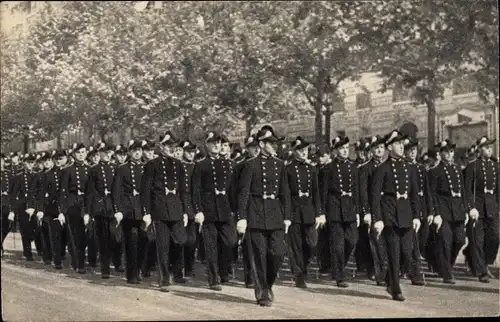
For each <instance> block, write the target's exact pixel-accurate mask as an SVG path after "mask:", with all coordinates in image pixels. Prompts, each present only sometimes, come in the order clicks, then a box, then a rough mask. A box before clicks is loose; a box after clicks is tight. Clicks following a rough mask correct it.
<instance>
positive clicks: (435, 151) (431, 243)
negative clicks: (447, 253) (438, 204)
mask: <svg viewBox="0 0 500 322" xmlns="http://www.w3.org/2000/svg"><path fill="white" fill-rule="evenodd" d="M426 155H427V157H426V159H427V161H426V168H427V182H430V178H431V177H432V176H434V171H435V170H436V167H437V166H438V165H439V163H440V162H441V156H440V154H439V144H438V145H436V146H434V147H430V148H429V150H428V151H427V154H426ZM430 189H431V188H430V184H429V193H430V196H431V201H430V204H431V207H432V209H433V214H435V213H434V212H435V209H434V201H433V200H434V199H433V198H434V197H433V196H432V193H433V191H431V190H430ZM428 219H429V220H430V218H428ZM432 220H433V221H434V217H433V218H432ZM427 227H428V233H427V240H426V241H425V245H424V248H423V249H424V258H425V259H426V260H427V265H428V268H429V270H430V271H431V272H436V273H438V274H439V256H438V251H437V246H436V245H437V232H436V225H434V224H433V223H431V224H429V223H427Z"/></svg>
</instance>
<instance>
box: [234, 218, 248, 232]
mask: <svg viewBox="0 0 500 322" xmlns="http://www.w3.org/2000/svg"><path fill="white" fill-rule="evenodd" d="M246 230H247V220H246V219H240V220H238V222H237V223H236V231H238V233H239V234H240V235H243V234H244V233H245V231H246Z"/></svg>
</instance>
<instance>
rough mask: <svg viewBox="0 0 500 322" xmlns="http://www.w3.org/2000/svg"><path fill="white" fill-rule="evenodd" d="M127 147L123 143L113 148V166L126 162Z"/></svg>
mask: <svg viewBox="0 0 500 322" xmlns="http://www.w3.org/2000/svg"><path fill="white" fill-rule="evenodd" d="M127 154H128V151H127V148H126V147H125V146H123V145H117V146H116V147H115V150H114V154H113V156H114V158H115V163H114V164H113V165H114V166H117V167H119V166H121V165H124V164H125V162H127Z"/></svg>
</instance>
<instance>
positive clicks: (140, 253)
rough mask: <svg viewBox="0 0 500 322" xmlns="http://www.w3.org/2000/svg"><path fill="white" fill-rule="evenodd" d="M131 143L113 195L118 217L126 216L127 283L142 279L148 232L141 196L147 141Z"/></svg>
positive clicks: (120, 168)
mask: <svg viewBox="0 0 500 322" xmlns="http://www.w3.org/2000/svg"><path fill="white" fill-rule="evenodd" d="M129 143H130V144H129V145H130V147H129V156H130V158H129V161H128V162H127V163H125V164H124V165H122V166H118V167H117V168H116V175H115V177H114V181H113V188H112V196H113V204H114V209H115V211H116V213H115V214H114V217H115V220H116V221H118V220H119V219H120V218H123V219H122V221H121V227H122V228H123V235H124V239H125V258H126V278H127V283H130V284H138V283H139V281H141V280H142V278H141V275H140V269H141V268H142V265H143V261H144V255H145V247H146V244H147V236H145V235H146V233H145V232H144V231H143V230H142V229H141V224H142V217H143V216H144V215H145V214H146V213H145V209H144V208H143V207H142V206H141V202H140V197H139V191H140V187H141V179H142V174H143V171H144V168H143V167H144V164H143V163H142V162H141V158H142V147H143V146H145V145H146V144H147V142H146V141H133V140H132V141H131V142H129ZM108 243H109V244H108V245H110V244H112V242H110V241H108ZM101 256H102V255H101ZM115 256H117V255H115ZM115 258H116V257H115ZM108 265H109V261H108ZM115 267H116V266H115ZM108 271H109V268H108Z"/></svg>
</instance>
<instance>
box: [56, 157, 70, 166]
mask: <svg viewBox="0 0 500 322" xmlns="http://www.w3.org/2000/svg"><path fill="white" fill-rule="evenodd" d="M66 161H67V158H66V157H61V158H58V159H56V162H55V163H56V166H57V167H59V168H60V167H62V166H64V165H65V164H66Z"/></svg>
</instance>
